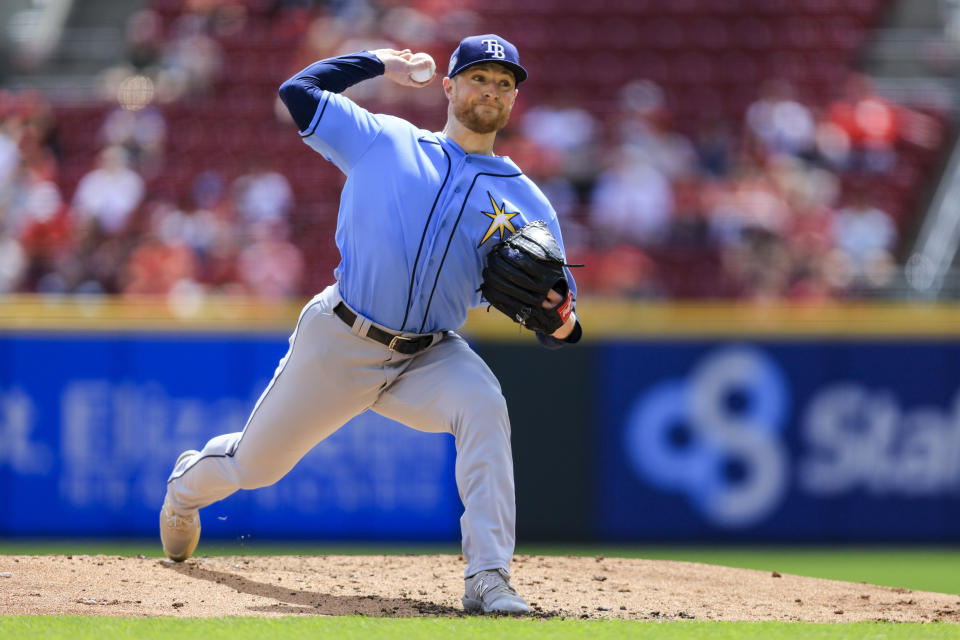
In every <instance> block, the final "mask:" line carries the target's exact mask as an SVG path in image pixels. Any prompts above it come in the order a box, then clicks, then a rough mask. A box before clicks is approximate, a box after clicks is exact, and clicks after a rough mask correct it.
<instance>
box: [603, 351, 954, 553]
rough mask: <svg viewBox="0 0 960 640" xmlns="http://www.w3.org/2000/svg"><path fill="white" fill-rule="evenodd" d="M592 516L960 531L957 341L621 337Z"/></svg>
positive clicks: (612, 361) (811, 535) (874, 533)
mask: <svg viewBox="0 0 960 640" xmlns="http://www.w3.org/2000/svg"><path fill="white" fill-rule="evenodd" d="M598 362H599V366H598V373H599V377H598V379H599V384H598V389H600V390H602V392H601V393H600V395H599V396H598V398H597V400H598V408H599V414H598V416H597V422H598V425H600V429H599V431H600V433H602V436H601V442H600V445H599V447H598V451H597V452H596V456H597V457H596V468H597V470H598V471H597V476H598V482H597V486H596V489H597V491H596V500H595V505H596V511H595V525H596V532H597V534H598V535H599V536H602V537H604V538H607V539H613V540H671V541H696V540H729V541H736V540H757V541H809V542H813V541H851V542H865V541H866V542H869V541H876V542H880V541H954V542H955V541H957V540H960V345H958V344H956V343H942V342H937V341H925V340H909V341H904V340H884V341H831V340H820V341H813V340H806V341H801V340H797V341H792V342H791V341H770V342H756V343H746V342H744V343H736V342H718V341H702V342H700V341H694V340H677V341H674V342H657V343H653V342H631V343H608V344H606V345H604V346H603V347H602V348H601V353H600V357H599V358H598Z"/></svg>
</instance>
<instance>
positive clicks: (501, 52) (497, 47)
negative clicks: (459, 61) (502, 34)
mask: <svg viewBox="0 0 960 640" xmlns="http://www.w3.org/2000/svg"><path fill="white" fill-rule="evenodd" d="M480 42H481V43H483V44H485V45H487V53H489V54H490V57H491V58H499V59H500V60H503V59H504V58H506V57H507V53H506V52H507V50H506V48H504V46H503V45H502V44H500V41H499V40H495V39H493V38H488V39H486V40H481V41H480Z"/></svg>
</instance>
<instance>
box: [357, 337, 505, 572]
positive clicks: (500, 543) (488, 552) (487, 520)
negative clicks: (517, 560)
mask: <svg viewBox="0 0 960 640" xmlns="http://www.w3.org/2000/svg"><path fill="white" fill-rule="evenodd" d="M371 408H372V409H373V410H374V411H376V412H377V413H379V414H381V415H384V416H386V417H388V418H392V419H394V420H397V421H398V422H402V423H403V424H405V425H407V426H409V427H413V428H414V429H418V430H420V431H429V432H434V433H452V434H453V435H454V438H455V439H456V449H457V461H456V468H455V469H456V471H455V473H456V479H457V489H458V490H459V492H460V499H461V500H462V501H463V506H464V512H463V517H462V518H461V519H460V528H461V531H462V535H463V555H464V558H465V559H466V562H467V567H466V574H465V575H467V576H470V575H473V574H475V573H477V572H479V571H482V570H485V569H503V570H505V571H509V570H510V561H511V559H512V557H513V548H514V544H515V540H516V534H515V523H516V502H515V496H514V486H513V454H512V450H511V446H510V421H509V418H508V417H507V404H506V401H505V400H504V398H503V395H502V394H501V392H500V383H499V382H497V379H496V377H495V376H494V375H493V372H492V371H490V368H489V367H487V365H486V363H484V362H483V360H482V359H481V358H480V356H478V355H477V354H476V353H474V352H473V350H471V349H470V347H469V346H468V345H467V343H466V341H464V340H463V339H462V338H460V337H459V336H457V335H456V334H452V335H449V336H448V337H446V338H444V340H442V341H441V342H440V343H439V344H437V345H435V346H434V347H431V348H430V349H428V350H427V351H426V352H425V353H423V354H421V355H418V356H416V357H415V358H414V359H413V360H412V362H411V363H410V364H409V366H408V368H407V369H405V370H404V372H403V374H401V375H400V377H399V378H398V379H397V380H396V381H395V382H394V383H393V384H391V385H390V386H389V387H388V388H387V389H386V390H385V391H384V392H383V393H382V394H381V395H380V399H379V400H378V401H377V403H376V404H374V405H373V407H371Z"/></svg>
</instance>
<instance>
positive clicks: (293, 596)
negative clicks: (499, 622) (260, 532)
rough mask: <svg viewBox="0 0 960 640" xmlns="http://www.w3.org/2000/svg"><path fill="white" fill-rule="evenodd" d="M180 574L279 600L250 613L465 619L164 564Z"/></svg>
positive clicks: (406, 604)
mask: <svg viewBox="0 0 960 640" xmlns="http://www.w3.org/2000/svg"><path fill="white" fill-rule="evenodd" d="M163 566H165V567H167V568H168V569H170V570H172V571H176V572H177V573H181V574H183V575H185V576H190V577H192V578H199V579H201V580H209V581H210V582H215V583H217V584H222V585H224V586H225V587H227V588H229V589H233V590H234V591H238V592H240V593H246V594H250V595H254V596H258V597H261V598H270V599H271V600H276V601H277V602H276V604H273V605H264V606H258V607H249V609H250V611H261V612H270V613H289V614H301V615H334V616H343V615H360V616H371V617H387V618H410V617H436V616H442V617H448V618H462V617H464V616H465V615H467V614H465V613H464V612H463V609H460V608H457V607H450V606H446V605H440V604H436V603H434V602H427V601H424V600H415V599H413V598H384V597H380V596H372V595H367V596H360V595H357V596H350V595H333V594H329V593H317V592H315V591H306V590H303V589H294V588H292V587H287V586H281V585H276V584H269V583H266V582H258V581H256V580H251V579H250V578H248V577H246V576H243V575H239V574H235V573H228V572H225V571H215V570H213V569H207V568H205V567H202V566H200V565H199V564H196V563H193V562H187V563H183V564H165V563H164V565H163Z"/></svg>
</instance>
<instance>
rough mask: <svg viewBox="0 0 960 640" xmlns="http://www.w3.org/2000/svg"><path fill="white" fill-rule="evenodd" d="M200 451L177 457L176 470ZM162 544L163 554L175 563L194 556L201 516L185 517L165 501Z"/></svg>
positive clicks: (162, 510) (195, 513) (198, 539)
mask: <svg viewBox="0 0 960 640" xmlns="http://www.w3.org/2000/svg"><path fill="white" fill-rule="evenodd" d="M197 453H200V452H199V451H194V450H192V449H191V450H189V451H184V452H183V453H181V454H180V455H179V456H178V457H177V462H176V464H175V465H174V468H176V466H177V465H179V464H180V462H181V461H182V460H183V459H184V458H186V457H188V456H192V455H194V454H197ZM160 542H162V543H163V552H164V553H165V554H167V557H168V558H170V559H171V560H173V561H174V562H183V561H184V560H186V559H187V558H189V557H190V556H191V555H192V554H193V550H194V549H196V548H197V543H198V542H200V514H199V513H197V512H194V514H193V515H190V516H185V515H183V514H181V513H177V512H176V511H174V510H173V507H172V506H170V504H168V503H167V501H166V500H164V501H163V507H162V508H161V509H160Z"/></svg>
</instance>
